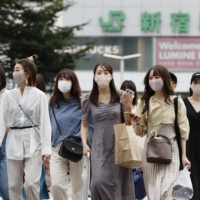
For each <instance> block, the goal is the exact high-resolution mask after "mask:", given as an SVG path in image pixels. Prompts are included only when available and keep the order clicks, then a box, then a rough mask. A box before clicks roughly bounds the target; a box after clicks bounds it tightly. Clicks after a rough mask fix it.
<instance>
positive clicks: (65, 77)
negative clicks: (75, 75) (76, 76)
mask: <svg viewBox="0 0 200 200" xmlns="http://www.w3.org/2000/svg"><path fill="white" fill-rule="evenodd" d="M58 81H69V82H72V81H71V79H70V78H69V77H67V76H61V77H59V79H58Z"/></svg>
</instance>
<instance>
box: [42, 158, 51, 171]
mask: <svg viewBox="0 0 200 200" xmlns="http://www.w3.org/2000/svg"><path fill="white" fill-rule="evenodd" d="M50 158H51V156H50V155H43V156H42V161H43V163H44V165H45V167H46V168H48V169H49V166H50V164H49V160H50Z"/></svg>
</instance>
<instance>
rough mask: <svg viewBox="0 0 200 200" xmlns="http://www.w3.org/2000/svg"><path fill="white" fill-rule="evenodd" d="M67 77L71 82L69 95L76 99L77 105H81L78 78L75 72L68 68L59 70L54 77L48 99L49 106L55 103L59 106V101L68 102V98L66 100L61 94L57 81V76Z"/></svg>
mask: <svg viewBox="0 0 200 200" xmlns="http://www.w3.org/2000/svg"><path fill="white" fill-rule="evenodd" d="M61 77H62V78H64V77H66V78H69V79H70V80H71V82H72V88H71V90H70V95H71V96H72V97H73V98H74V99H76V100H77V102H78V104H79V107H80V106H81V88H80V85H79V81H78V78H77V76H76V74H75V73H74V72H73V71H72V70H70V69H63V70H61V71H60V72H59V73H58V75H57V77H56V82H55V86H54V92H53V95H52V97H51V99H50V106H52V107H53V106H55V105H57V108H60V103H59V102H60V101H65V102H68V103H69V101H68V100H66V99H65V98H64V96H63V94H62V92H61V91H60V90H59V89H58V81H59V78H61Z"/></svg>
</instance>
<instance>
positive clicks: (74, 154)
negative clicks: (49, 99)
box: [52, 107, 83, 162]
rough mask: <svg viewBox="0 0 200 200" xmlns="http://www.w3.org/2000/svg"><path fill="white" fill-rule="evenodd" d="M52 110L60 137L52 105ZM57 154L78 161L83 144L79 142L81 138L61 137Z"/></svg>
mask: <svg viewBox="0 0 200 200" xmlns="http://www.w3.org/2000/svg"><path fill="white" fill-rule="evenodd" d="M52 111H53V115H54V119H55V122H56V124H57V127H58V130H59V133H60V136H61V138H63V136H62V133H61V130H60V127H59V125H58V121H57V119H56V116H55V112H54V109H53V107H52ZM58 154H59V156H61V157H63V158H66V159H67V160H70V161H72V162H78V161H80V160H81V158H82V156H83V146H82V144H81V138H79V137H72V136H70V137H67V138H64V139H62V144H61V146H60V149H59V151H58Z"/></svg>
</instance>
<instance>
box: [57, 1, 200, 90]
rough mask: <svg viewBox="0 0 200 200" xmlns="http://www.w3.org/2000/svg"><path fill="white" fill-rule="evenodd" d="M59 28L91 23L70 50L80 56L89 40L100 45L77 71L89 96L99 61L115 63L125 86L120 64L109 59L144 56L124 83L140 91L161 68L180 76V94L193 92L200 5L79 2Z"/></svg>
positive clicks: (130, 65) (128, 69)
mask: <svg viewBox="0 0 200 200" xmlns="http://www.w3.org/2000/svg"><path fill="white" fill-rule="evenodd" d="M64 3H67V1H64ZM59 23H61V24H62V25H63V26H73V25H78V24H84V23H88V24H87V25H86V26H84V27H83V29H82V30H77V31H76V32H75V34H76V36H77V37H78V42H77V44H76V45H74V46H73V47H66V49H65V51H66V52H69V53H73V52H75V51H79V50H80V49H84V48H85V47H84V44H85V43H86V42H87V41H95V46H94V48H93V49H91V50H90V51H88V53H87V55H86V57H85V58H84V59H82V60H80V61H79V62H78V68H77V69H76V73H77V75H78V77H79V80H80V82H81V87H82V90H83V91H90V90H91V86H92V78H93V74H92V70H93V68H94V66H95V64H97V63H99V62H108V63H109V64H111V66H112V67H113V69H114V80H115V82H116V85H117V87H120V84H121V81H122V80H121V74H120V60H117V59H113V58H107V57H104V54H112V55H117V56H126V55H131V54H137V53H140V54H141V57H139V58H131V59H128V60H125V63H124V64H125V72H124V76H123V80H127V79H129V80H133V81H134V82H135V83H136V85H137V88H138V91H139V92H142V91H143V89H144V85H143V78H144V75H145V73H146V72H147V70H148V69H149V68H150V67H151V66H153V65H155V64H162V65H164V66H166V67H167V68H168V69H169V71H172V72H174V73H175V74H176V76H177V77H178V87H177V90H176V91H177V92H182V93H186V92H188V89H189V84H190V78H191V75H192V73H194V72H196V71H200V0H190V1H188V0H77V2H76V3H75V4H74V5H73V6H72V7H70V8H69V9H68V10H67V11H65V12H63V14H62V16H61V18H60V20H59Z"/></svg>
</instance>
